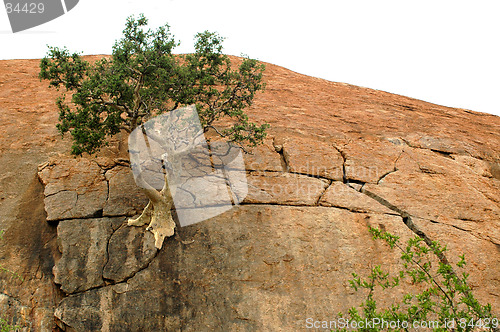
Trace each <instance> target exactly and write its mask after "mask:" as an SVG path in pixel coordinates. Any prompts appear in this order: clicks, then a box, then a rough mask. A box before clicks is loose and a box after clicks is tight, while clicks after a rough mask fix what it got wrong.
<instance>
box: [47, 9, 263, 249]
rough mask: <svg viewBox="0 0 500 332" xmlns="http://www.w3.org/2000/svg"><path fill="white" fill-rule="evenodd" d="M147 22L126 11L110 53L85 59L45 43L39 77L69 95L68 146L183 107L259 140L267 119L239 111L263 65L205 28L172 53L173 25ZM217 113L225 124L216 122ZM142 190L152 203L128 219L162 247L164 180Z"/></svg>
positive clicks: (167, 232) (238, 139) (243, 140)
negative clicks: (228, 50) (232, 52)
mask: <svg viewBox="0 0 500 332" xmlns="http://www.w3.org/2000/svg"><path fill="white" fill-rule="evenodd" d="M147 23H148V20H147V19H146V18H145V17H144V15H142V14H141V15H140V16H139V18H138V19H135V18H134V17H133V16H131V17H129V18H128V19H127V22H126V26H125V29H124V30H123V37H122V39H121V40H119V41H117V42H116V43H115V45H114V46H113V51H112V55H111V58H110V59H107V58H103V59H100V60H98V61H95V62H94V63H90V62H89V61H86V60H85V59H83V58H82V57H81V56H80V55H79V54H78V53H72V54H71V53H70V52H69V51H68V50H67V49H66V48H62V49H61V48H57V47H49V51H48V54H47V56H46V57H44V58H43V59H42V60H41V62H40V74H39V77H40V79H41V80H42V79H44V80H48V81H49V83H50V86H51V87H55V88H57V89H60V88H64V90H65V92H69V93H70V94H71V96H67V95H66V93H63V95H62V96H61V97H59V98H58V99H57V101H56V105H57V107H58V110H59V123H58V124H57V128H58V130H59V132H60V133H61V134H62V135H64V134H66V133H70V134H71V136H72V138H73V145H72V151H71V152H72V153H73V154H75V155H82V154H83V153H88V154H94V153H96V152H97V151H99V149H100V148H101V147H102V146H104V145H106V144H107V139H108V138H109V137H111V136H113V135H116V134H118V133H120V132H127V133H131V132H132V131H133V130H134V129H136V128H138V127H141V126H143V125H144V123H146V121H148V120H149V119H151V118H153V117H155V116H157V115H160V114H163V113H166V112H170V111H173V110H175V109H177V108H179V107H182V106H186V105H196V108H197V110H198V114H199V117H200V122H201V125H202V127H203V131H204V132H208V131H213V132H214V133H216V134H217V135H219V136H221V137H223V138H224V139H225V140H227V141H229V142H231V143H233V144H236V145H238V146H239V147H241V148H243V149H244V146H246V145H250V146H254V145H257V144H259V143H261V142H262V140H263V138H264V137H265V135H266V128H267V127H268V125H267V124H262V125H258V124H255V123H253V122H250V121H249V119H248V116H247V115H246V113H245V112H244V109H245V108H246V107H248V106H250V105H252V102H253V99H254V96H255V94H256V93H257V92H258V91H260V90H262V89H264V83H263V82H262V74H263V71H264V69H265V67H264V65H263V64H261V63H259V62H258V61H256V60H253V59H249V58H248V57H244V58H243V60H242V62H241V64H240V65H239V66H235V65H233V64H232V63H231V60H230V58H229V57H228V56H227V55H225V54H223V53H222V50H223V47H222V43H223V40H224V39H223V38H222V37H220V36H219V35H218V34H217V33H213V32H208V31H205V32H202V33H198V34H197V35H196V37H195V45H194V46H195V52H194V53H193V54H187V55H174V54H173V53H172V51H173V49H174V48H175V47H176V46H178V45H179V43H178V42H177V41H175V39H174V38H173V36H172V35H171V33H170V27H169V26H168V25H164V26H161V27H160V28H158V29H156V30H151V29H148V30H146V29H145V27H146V26H147ZM221 119H229V120H231V121H230V124H229V125H227V123H226V125H225V126H223V127H220V128H219V127H217V122H218V121H219V120H221ZM143 191H144V193H145V194H146V195H147V196H148V198H149V204H148V206H147V207H146V208H145V210H144V212H143V214H142V215H141V217H140V218H138V219H135V220H129V225H141V224H145V223H147V222H150V227H152V228H153V233H154V234H155V238H156V246H157V247H159V248H161V245H162V242H163V238H164V237H165V236H171V235H173V229H174V227H175V224H173V221H172V216H171V213H170V209H171V207H172V197H171V194H170V191H169V188H168V185H167V181H165V186H164V188H163V189H162V190H161V191H160V192H158V190H156V189H154V188H144V190H143ZM169 225H170V226H169ZM172 225H173V226H172ZM161 229H163V230H161Z"/></svg>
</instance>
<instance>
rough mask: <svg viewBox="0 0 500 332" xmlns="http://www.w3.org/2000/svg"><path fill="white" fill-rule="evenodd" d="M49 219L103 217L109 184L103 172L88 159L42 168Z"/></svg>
mask: <svg viewBox="0 0 500 332" xmlns="http://www.w3.org/2000/svg"><path fill="white" fill-rule="evenodd" d="M38 176H39V178H40V180H41V181H42V183H43V185H44V186H45V190H44V194H45V196H46V204H45V210H46V211H47V220H62V219H73V218H87V217H93V216H97V215H99V214H102V210H103V207H104V204H105V202H106V199H107V197H108V185H107V183H106V180H105V178H104V176H103V174H102V169H101V168H100V167H99V166H98V165H97V163H95V162H94V161H91V160H88V159H84V158H81V159H69V158H68V159H60V160H58V159H56V160H52V161H51V162H49V163H48V164H47V165H45V166H44V167H42V168H41V170H40V171H39V172H38Z"/></svg>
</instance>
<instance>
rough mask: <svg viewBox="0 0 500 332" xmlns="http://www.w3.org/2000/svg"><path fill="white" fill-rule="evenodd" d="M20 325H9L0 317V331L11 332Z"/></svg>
mask: <svg viewBox="0 0 500 332" xmlns="http://www.w3.org/2000/svg"><path fill="white" fill-rule="evenodd" d="M20 328H21V327H20V326H17V325H10V324H9V322H8V321H6V320H5V319H4V318H1V317H0V332H11V331H17V330H19V329H20Z"/></svg>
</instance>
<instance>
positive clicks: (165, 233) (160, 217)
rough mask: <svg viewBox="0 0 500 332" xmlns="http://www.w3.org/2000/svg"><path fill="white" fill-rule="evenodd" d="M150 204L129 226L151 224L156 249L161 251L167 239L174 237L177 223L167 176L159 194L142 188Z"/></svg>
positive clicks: (149, 226)
mask: <svg viewBox="0 0 500 332" xmlns="http://www.w3.org/2000/svg"><path fill="white" fill-rule="evenodd" d="M142 190H143V191H144V193H145V194H146V196H148V198H149V203H148V205H146V207H145V208H144V211H143V212H142V214H141V215H140V216H139V217H137V218H136V219H129V220H128V222H127V224H128V225H129V226H143V225H146V224H149V225H148V227H147V230H148V231H150V232H152V233H153V234H154V237H155V247H156V248H158V249H161V247H162V246H163V240H164V239H165V237H170V236H172V235H174V232H175V226H176V223H175V221H174V219H173V218H172V213H171V211H170V210H171V208H172V206H173V198H172V194H171V193H170V189H169V186H168V181H167V178H166V176H165V184H164V186H163V189H162V190H161V191H160V192H158V191H157V190H156V189H154V188H152V187H151V188H142Z"/></svg>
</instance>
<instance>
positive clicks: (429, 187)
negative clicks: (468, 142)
mask: <svg viewBox="0 0 500 332" xmlns="http://www.w3.org/2000/svg"><path fill="white" fill-rule="evenodd" d="M485 180H486V178H484V177H482V176H480V175H478V174H476V173H475V172H474V171H473V170H471V169H470V168H469V167H467V166H465V165H463V164H461V163H457V162H456V161H455V160H453V159H451V158H448V157H445V156H442V155H440V154H438V153H434V152H432V151H429V150H418V149H411V148H406V149H405V153H403V154H402V155H401V158H400V160H399V161H398V170H397V171H396V172H394V173H392V174H389V175H388V176H386V177H385V178H384V180H383V181H381V182H380V183H379V184H378V185H375V184H366V185H365V186H364V190H368V191H370V192H373V193H375V194H377V195H378V196H380V197H382V198H384V199H385V200H387V201H389V202H391V203H392V204H393V205H395V206H397V207H398V208H400V209H401V210H404V211H406V212H408V213H409V214H411V215H413V216H417V217H420V218H424V219H428V220H434V221H439V220H441V219H452V220H461V221H462V223H463V224H470V223H472V224H473V226H471V227H473V228H474V229H476V230H477V231H480V232H481V233H483V234H484V235H486V234H488V235H489V236H490V237H492V238H495V239H497V240H495V241H498V239H499V238H500V232H499V229H500V207H499V205H498V203H496V202H495V201H493V200H491V199H489V198H488V197H487V196H485V195H484V194H483V193H482V192H481V190H483V189H482V187H484V181H485ZM498 189H499V188H497V189H496V190H498ZM493 190H495V189H494V187H490V188H489V192H490V193H491V192H492V191H493ZM496 196H497V197H499V196H500V192H499V191H497V195H496ZM459 227H460V226H459ZM464 227H466V226H464ZM496 243H499V242H496Z"/></svg>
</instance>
